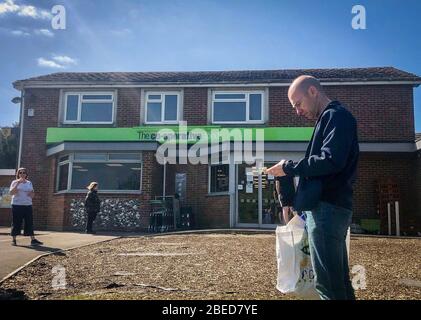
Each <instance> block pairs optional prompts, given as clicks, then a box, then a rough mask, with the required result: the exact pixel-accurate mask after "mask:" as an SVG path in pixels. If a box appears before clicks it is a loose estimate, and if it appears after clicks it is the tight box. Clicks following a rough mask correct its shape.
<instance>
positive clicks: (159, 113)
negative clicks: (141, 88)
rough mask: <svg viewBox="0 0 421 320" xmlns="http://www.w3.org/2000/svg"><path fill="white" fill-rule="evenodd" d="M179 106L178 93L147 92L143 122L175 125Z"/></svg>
mask: <svg viewBox="0 0 421 320" xmlns="http://www.w3.org/2000/svg"><path fill="white" fill-rule="evenodd" d="M179 104H180V93H179V92H165V93H160V92H147V93H146V103H145V105H146V108H145V109H146V117H145V122H146V123H177V122H178V113H179Z"/></svg>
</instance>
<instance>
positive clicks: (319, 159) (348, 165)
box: [283, 101, 359, 211]
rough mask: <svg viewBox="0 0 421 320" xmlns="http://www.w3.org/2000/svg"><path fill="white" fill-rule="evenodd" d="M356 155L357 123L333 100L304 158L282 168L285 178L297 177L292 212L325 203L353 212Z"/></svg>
mask: <svg viewBox="0 0 421 320" xmlns="http://www.w3.org/2000/svg"><path fill="white" fill-rule="evenodd" d="M358 155H359V147H358V136H357V122H356V120H355V118H354V116H353V115H352V114H351V113H350V112H349V111H348V110H347V109H345V108H344V107H343V106H342V105H341V103H340V102H338V101H332V102H331V103H329V104H328V105H327V106H326V108H325V109H324V110H323V112H322V114H321V115H320V117H319V119H318V120H317V122H316V126H315V129H314V131H313V136H312V138H311V140H310V143H309V145H308V147H307V151H306V155H305V157H304V159H302V160H300V161H299V162H298V163H294V162H292V161H291V160H290V161H287V162H286V163H285V164H284V166H283V169H284V172H285V174H286V175H288V176H299V177H300V181H299V183H298V187H297V193H296V195H295V199H294V209H295V210H297V211H302V210H311V209H314V208H315V207H316V206H317V204H318V203H319V201H326V202H329V203H331V204H333V205H336V206H339V207H343V208H346V209H350V210H352V185H353V183H354V182H355V180H356V170H357V163H358Z"/></svg>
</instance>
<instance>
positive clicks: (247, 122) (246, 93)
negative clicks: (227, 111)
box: [211, 90, 266, 124]
mask: <svg viewBox="0 0 421 320" xmlns="http://www.w3.org/2000/svg"><path fill="white" fill-rule="evenodd" d="M217 94H244V95H245V98H244V99H215V96H216V95H217ZM251 94H260V95H261V102H262V105H261V110H260V115H261V118H260V120H250V95H251ZM265 99H266V97H265V91H264V90H236V91H230V90H212V95H211V121H212V124H264V123H265V104H266V100H265ZM215 102H245V103H246V120H245V121H216V120H215Z"/></svg>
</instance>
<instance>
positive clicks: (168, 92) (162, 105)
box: [145, 91, 181, 124]
mask: <svg viewBox="0 0 421 320" xmlns="http://www.w3.org/2000/svg"><path fill="white" fill-rule="evenodd" d="M153 95H160V96H161V99H159V100H155V99H154V100H149V99H148V97H149V96H153ZM166 95H171V96H174V95H176V96H177V119H176V120H164V117H165V96H166ZM180 99H181V93H180V91H146V92H145V123H146V124H178V122H179V121H180V101H181V100H180ZM148 102H152V103H153V102H159V103H161V121H148Z"/></svg>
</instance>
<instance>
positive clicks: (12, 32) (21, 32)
mask: <svg viewBox="0 0 421 320" xmlns="http://www.w3.org/2000/svg"><path fill="white" fill-rule="evenodd" d="M10 33H11V34H12V35H14V36H18V37H21V36H24V37H27V36H30V35H31V34H30V33H28V32H25V31H22V30H12V31H11V32H10Z"/></svg>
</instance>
